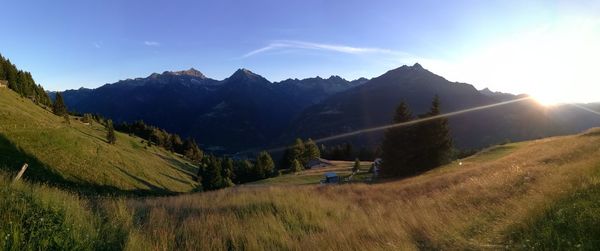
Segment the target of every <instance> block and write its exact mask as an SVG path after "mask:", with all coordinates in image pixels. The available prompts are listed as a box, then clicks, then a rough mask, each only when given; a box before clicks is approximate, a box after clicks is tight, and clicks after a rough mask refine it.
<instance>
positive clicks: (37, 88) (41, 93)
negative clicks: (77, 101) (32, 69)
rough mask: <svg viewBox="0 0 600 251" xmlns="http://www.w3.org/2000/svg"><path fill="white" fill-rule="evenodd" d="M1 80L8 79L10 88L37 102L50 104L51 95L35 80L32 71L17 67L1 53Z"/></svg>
mask: <svg viewBox="0 0 600 251" xmlns="http://www.w3.org/2000/svg"><path fill="white" fill-rule="evenodd" d="M0 80H6V81H8V88H9V89H11V90H13V91H15V92H16V93H18V94H20V95H21V96H23V97H28V98H31V99H32V100H33V101H34V102H36V103H37V104H42V105H45V106H50V105H51V104H52V102H51V101H50V97H49V96H48V94H47V93H46V91H45V90H44V88H43V87H42V86H41V85H38V84H36V83H35V81H34V80H33V77H32V76H31V73H29V72H26V71H22V70H19V69H17V67H16V66H15V65H14V64H12V63H11V62H10V60H9V59H6V58H4V57H3V56H2V55H0Z"/></svg>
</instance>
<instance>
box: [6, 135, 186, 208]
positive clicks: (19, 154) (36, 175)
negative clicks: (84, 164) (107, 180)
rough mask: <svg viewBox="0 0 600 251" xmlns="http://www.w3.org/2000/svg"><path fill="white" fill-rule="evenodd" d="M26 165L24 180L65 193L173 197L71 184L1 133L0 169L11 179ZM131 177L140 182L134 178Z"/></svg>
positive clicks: (147, 191)
mask: <svg viewBox="0 0 600 251" xmlns="http://www.w3.org/2000/svg"><path fill="white" fill-rule="evenodd" d="M25 163H27V164H28V165H29V167H28V168H27V171H25V174H24V175H23V180H26V181H28V182H32V183H41V184H47V185H50V186H54V187H58V188H61V189H64V190H69V191H72V192H74V193H78V194H81V195H92V196H97V195H100V196H112V195H119V196H145V195H172V194H176V193H175V192H171V191H167V190H165V189H160V188H159V189H157V190H145V189H135V190H124V189H120V188H117V187H114V186H108V185H99V184H94V183H91V182H87V181H72V180H68V179H65V178H64V177H63V176H62V175H61V174H60V173H58V172H56V171H55V170H53V168H52V167H50V166H48V165H46V164H44V163H43V162H42V161H40V160H39V159H38V158H36V157H35V156H33V155H31V154H28V153H27V152H26V151H25V150H23V149H21V148H19V147H18V146H16V145H15V144H14V143H13V142H11V141H10V140H9V139H7V138H6V136H4V135H3V134H1V133H0V170H2V171H5V172H7V173H9V174H10V175H11V176H13V177H14V176H16V174H17V173H18V172H19V170H20V169H21V167H22V166H23V164H25ZM128 175H129V174H128ZM131 177H133V178H135V179H139V178H137V177H134V176H131ZM149 187H150V186H149ZM151 189H152V187H151Z"/></svg>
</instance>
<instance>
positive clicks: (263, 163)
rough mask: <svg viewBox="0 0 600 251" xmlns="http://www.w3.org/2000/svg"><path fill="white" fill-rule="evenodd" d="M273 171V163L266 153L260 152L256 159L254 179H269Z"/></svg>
mask: <svg viewBox="0 0 600 251" xmlns="http://www.w3.org/2000/svg"><path fill="white" fill-rule="evenodd" d="M274 170H275V163H274V162H273V159H272V158H271V155H270V154H269V153H268V152H267V151H262V152H260V153H259V154H258V157H257V158H256V178H257V179H264V178H267V177H270V176H271V175H272V174H273V172H274Z"/></svg>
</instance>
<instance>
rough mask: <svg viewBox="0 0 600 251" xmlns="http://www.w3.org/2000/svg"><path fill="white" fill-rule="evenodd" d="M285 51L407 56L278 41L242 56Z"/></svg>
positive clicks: (309, 43) (373, 50) (370, 49)
mask: <svg viewBox="0 0 600 251" xmlns="http://www.w3.org/2000/svg"><path fill="white" fill-rule="evenodd" d="M283 49H304V50H320V51H330V52H338V53H344V54H354V55H360V54H387V55H406V53H404V52H399V51H394V50H389V49H382V48H374V47H353V46H347V45H339V44H322V43H313V42H305V41H294V40H277V41H273V42H271V43H269V44H268V45H267V46H264V47H261V48H258V49H256V50H253V51H250V52H248V53H246V54H244V55H243V56H242V58H247V57H252V56H255V55H258V54H262V53H265V52H269V51H277V50H283Z"/></svg>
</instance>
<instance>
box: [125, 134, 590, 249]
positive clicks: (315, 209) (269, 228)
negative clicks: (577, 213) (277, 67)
mask: <svg viewBox="0 0 600 251" xmlns="http://www.w3.org/2000/svg"><path fill="white" fill-rule="evenodd" d="M598 132H600V130H595V131H591V132H589V133H588V134H587V135H575V136H567V137H556V138H550V139H544V140H537V141H531V142H524V143H518V144H509V145H506V146H499V148H495V149H490V150H489V151H484V152H482V153H480V154H477V155H475V156H472V157H470V158H467V159H464V160H462V161H461V162H462V165H458V163H453V164H450V165H447V166H445V167H442V168H439V169H436V170H433V171H431V172H428V173H425V174H423V175H420V176H417V177H413V178H408V179H403V180H398V181H386V182H381V183H379V184H374V185H367V184H352V185H340V186H318V185H315V186H302V187H297V186H290V187H282V186H278V187H269V186H266V187H242V188H231V189H226V190H222V191H216V192H208V193H202V194H189V195H183V196H176V197H164V198H153V199H139V200H131V201H128V202H127V203H126V204H127V213H126V214H128V217H131V220H130V221H131V222H132V229H133V230H132V233H133V234H132V235H130V241H129V243H128V248H129V249H131V250H141V249H152V250H174V249H177V250H198V249H203V250H226V249H249V250H261V249H278V250H412V249H423V248H425V249H427V248H433V249H451V250H452V249H499V248H506V247H510V242H509V240H508V239H507V238H506V236H507V235H508V234H510V233H509V232H510V231H511V229H514V227H515V226H519V225H522V224H525V223H523V222H526V221H525V219H527V218H529V217H532V215H536V212H539V211H541V210H543V209H544V208H546V207H547V206H548V205H550V204H552V203H553V202H554V201H556V200H557V199H558V198H560V197H562V196H564V195H566V194H568V193H570V192H572V191H574V190H576V189H585V188H586V187H588V186H590V185H595V184H598V183H599V182H600V179H599V178H598V176H597V175H594V174H597V172H598V170H599V169H600V135H599V134H598Z"/></svg>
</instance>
